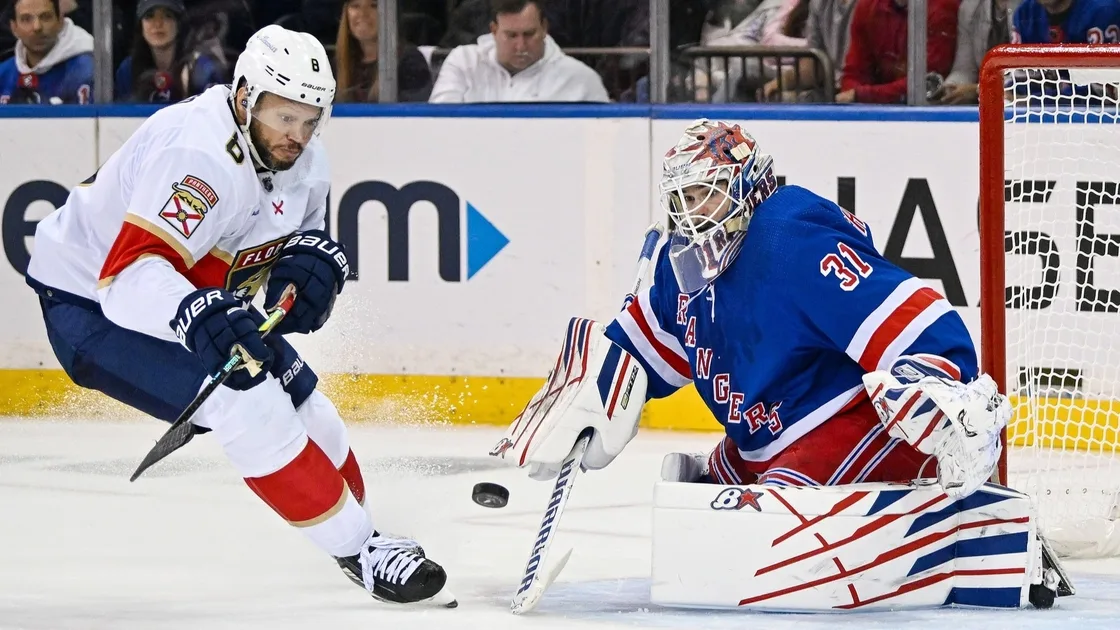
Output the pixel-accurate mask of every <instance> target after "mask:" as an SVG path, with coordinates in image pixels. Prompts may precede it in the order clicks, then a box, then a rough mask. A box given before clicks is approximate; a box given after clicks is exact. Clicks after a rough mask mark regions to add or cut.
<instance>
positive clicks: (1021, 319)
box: [979, 44, 1120, 556]
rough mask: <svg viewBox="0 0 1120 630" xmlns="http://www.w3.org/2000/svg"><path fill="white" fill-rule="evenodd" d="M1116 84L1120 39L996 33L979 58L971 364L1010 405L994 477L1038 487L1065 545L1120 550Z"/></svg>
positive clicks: (1119, 88)
mask: <svg viewBox="0 0 1120 630" xmlns="http://www.w3.org/2000/svg"><path fill="white" fill-rule="evenodd" d="M1109 71H1111V74H1108V72H1109ZM1047 90H1049V91H1047ZM1038 94H1050V95H1055V96H1038V97H1037V98H1036V97H1033V96H1031V95H1038ZM1118 94H1120V45H1112V44H1107V45H1106V44H1099V45H1004V46H998V47H996V48H994V49H992V50H991V51H989V52H988V54H987V56H986V57H985V60H984V63H983V66H982V68H981V70H980V79H979V95H980V113H979V116H980V126H979V127H980V131H979V141H980V204H979V226H980V336H981V366H980V367H981V370H982V371H983V372H985V373H987V374H989V375H990V376H991V377H992V378H993V379H994V380H995V381H996V383H997V384H998V385H999V386H1000V388H1001V391H1004V392H1005V393H1007V394H1008V395H1009V396H1010V397H1012V400H1013V404H1014V405H1015V406H1016V413H1015V416H1014V418H1013V420H1012V425H1011V435H1012V437H1011V438H1009V437H1008V432H1007V431H1005V436H1004V446H1005V448H1004V450H1003V455H1002V457H1001V460H1000V464H999V470H998V480H999V481H1001V482H1002V483H1006V484H1008V485H1011V486H1013V487H1016V488H1018V489H1022V490H1026V491H1028V492H1031V493H1032V494H1033V495H1035V496H1036V498H1037V499H1038V500H1039V503H1040V514H1041V518H1042V523H1043V525H1044V530H1046V529H1047V525H1049V526H1051V527H1053V528H1056V529H1057V530H1058V531H1059V533H1058V534H1057V536H1058V537H1062V536H1064V537H1066V538H1068V539H1069V540H1068V541H1067V542H1068V543H1069V544H1068V545H1065V553H1063V551H1061V550H1060V551H1059V553H1062V555H1086V556H1088V555H1113V554H1115V553H1120V527H1118V526H1117V525H1120V520H1118V519H1117V517H1118V516H1120V477H1116V476H1115V475H1116V474H1118V473H1120V457H1118V456H1120V435H1118V434H1117V431H1118V430H1120V357H1117V358H1116V359H1115V360H1114V361H1113V362H1112V363H1109V359H1110V358H1111V356H1112V353H1111V352H1110V349H1111V348H1113V346H1112V345H1111V343H1110V342H1111V339H1112V337H1113V335H1115V337H1116V339H1117V340H1118V343H1117V346H1115V349H1116V350H1117V353H1118V354H1120V312H1117V310H1118V309H1117V304H1116V303H1115V296H1116V295H1120V292H1116V291H1112V290H1111V289H1120V284H1118V283H1120V280H1118V278H1120V272H1117V271H1116V270H1118V269H1120V262H1118V263H1117V267H1116V269H1113V268H1111V267H1107V266H1108V265H1111V264H1112V263H1111V260H1112V259H1113V258H1114V257H1115V254H1113V253H1109V254H1103V253H1099V251H1098V248H1104V247H1106V246H1108V247H1111V241H1107V239H1109V238H1111V237H1113V235H1114V234H1116V233H1120V229H1117V227H1116V224H1117V219H1113V218H1112V216H1113V215H1116V216H1117V217H1120V209H1118V210H1117V211H1113V210H1111V209H1110V208H1107V206H1113V205H1116V206H1120V98H1118V96H1117V95H1118ZM1112 123H1117V124H1115V125H1113V124H1112ZM1105 124H1108V126H1107V127H1105V126H1103V125H1105ZM1092 125H1095V127H1093V126H1092ZM1113 129H1115V130H1116V131H1115V135H1114V132H1113ZM1097 132H1100V133H1099V134H1098V133H1097ZM1095 134H1096V135H1095ZM1009 139H1010V145H1009V144H1008V142H1009ZM1114 147H1115V148H1114ZM1110 167H1111V168H1110ZM1110 170H1111V171H1114V173H1113V174H1112V175H1111V177H1110V176H1109V175H1108V172H1109V171H1110ZM1114 182H1115V183H1114ZM1094 187H1095V188H1094ZM1043 188H1045V190H1043ZM1074 199H1076V203H1075V202H1074V201H1073V200H1074ZM1086 200H1088V201H1086ZM1009 203H1010V205H1011V207H1014V211H1013V212H1012V213H1011V214H1008V210H1007V209H1008V207H1009ZM1098 206H1099V207H1098ZM1094 213H1095V214H1094ZM1085 216H1087V217H1088V219H1087V221H1086V220H1085V219H1084V217H1085ZM1094 217H1096V219H1094ZM1094 220H1096V221H1097V223H1101V224H1102V226H1101V227H1100V229H1099V232H1104V233H1101V234H1098V232H1093V231H1089V232H1087V234H1086V233H1083V229H1084V224H1087V225H1089V228H1087V229H1090V230H1091V229H1093V225H1094ZM1105 221H1112V227H1111V228H1108V227H1106V226H1107V225H1108V224H1107V223H1105ZM1009 222H1010V223H1009ZM1109 232H1111V234H1110V233H1109ZM1116 238H1117V239H1120V236H1117V237H1116ZM1030 239H1035V242H1027V241H1028V240H1030ZM1102 242H1103V243H1104V244H1101V243H1102ZM1085 248H1088V250H1086V249H1085ZM1086 251H1088V253H1085V252H1086ZM1047 257H1050V258H1047ZM1086 260H1088V261H1089V262H1088V263H1085V261H1086ZM1094 260H1096V261H1097V264H1098V267H1099V268H1101V269H1106V271H1103V272H1102V271H1099V270H1098V273H1097V277H1096V280H1095V281H1094V280H1093V277H1094V276H1093V275H1092V274H1093V271H1092V269H1093V268H1092V265H1093V264H1094V262H1093V261H1094ZM1086 264H1087V265H1088V266H1087V267H1084V268H1083V266H1084V265H1086ZM1009 268H1010V269H1011V270H1012V273H1011V277H1010V280H1011V286H1014V288H1010V287H1009V284H1008V280H1009V275H1008V273H1009V272H1008V270H1009ZM1085 269H1088V271H1085ZM1040 270H1041V274H1040V273H1039V272H1040ZM1049 272H1052V273H1053V275H1048V273H1049ZM1059 277H1061V280H1060V281H1059V280H1058V278H1059ZM1040 278H1041V280H1040ZM1094 282H1096V283H1097V285H1099V286H1100V287H1104V288H1098V287H1097V285H1094V284H1093V283H1094ZM1110 282H1111V283H1112V284H1111V285H1110V284H1109V283H1110ZM1074 285H1076V286H1074ZM1085 286H1089V288H1090V290H1091V292H1086V291H1087V290H1086V289H1085V288H1084V287H1085ZM1016 292H1017V293H1016ZM1028 293H1029V295H1028ZM1104 294H1109V295H1106V296H1105V297H1107V298H1108V299H1107V300H1105V301H1104V302H1099V301H1098V302H1096V303H1094V302H1092V300H1094V299H1096V296H1098V295H1104ZM1013 296H1017V297H1013ZM1016 300H1018V301H1016ZM1105 302H1106V303H1105ZM1009 312H1010V313H1011V314H1010V318H1011V325H1010V329H1009ZM1109 318H1114V319H1115V322H1114V323H1113V322H1112V320H1111V319H1109ZM1114 330H1115V332H1114ZM1009 362H1010V363H1011V364H1013V367H1015V369H1016V370H1017V372H1018V373H1017V374H1016V375H1015V382H1010V381H1009V380H1008V377H1009V374H1008V365H1009ZM1039 366H1042V367H1039ZM1094 372H1095V374H1094ZM1102 384H1103V385H1102ZM1114 387H1115V389H1116V390H1117V391H1113V388H1114ZM1025 428H1026V429H1029V432H1025V431H1026V429H1025ZM1012 446H1015V447H1016V450H1015V451H1012V452H1011V455H1010V457H1011V458H1012V465H1011V467H1010V470H1009V465H1008V451H1009V450H1011V447H1012ZM1020 451H1023V452H1022V453H1021V452H1020ZM1027 451H1029V452H1027ZM1020 456H1022V458H1023V459H1024V460H1031V459H1032V458H1033V460H1032V461H1031V466H1032V467H1033V468H1032V469H1031V470H1030V471H1029V472H1024V473H1020V471H1019V470H1018V469H1017V466H1016V465H1015V464H1016V463H1017V462H1016V460H1017V458H1019V457H1020ZM1113 462H1117V463H1116V465H1114V463H1113ZM1009 473H1010V474H1009ZM1024 486H1030V487H1024ZM1089 521H1091V522H1089ZM1086 523H1088V524H1086ZM1114 530H1117V531H1114ZM1090 539H1091V540H1090ZM1106 539H1107V540H1106Z"/></svg>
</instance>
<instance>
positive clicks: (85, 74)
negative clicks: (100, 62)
mask: <svg viewBox="0 0 1120 630" xmlns="http://www.w3.org/2000/svg"><path fill="white" fill-rule="evenodd" d="M11 16H12V19H11V21H10V23H9V26H10V27H11V29H12V33H13V34H15V36H16V39H17V40H18V41H17V42H16V47H15V56H13V57H12V58H11V59H9V60H7V61H5V62H4V63H0V103H8V102H12V103H44V104H45V103H50V104H52V105H53V104H59V103H78V104H83V105H84V104H87V103H90V102H92V100H93V98H92V97H93V36H92V35H90V34H89V33H87V32H86V31H84V30H82V28H81V27H79V26H76V25H75V24H74V23H73V22H72V21H71V20H70V18H63V17H62V14H61V12H60V10H59V5H58V0H13V2H12V4H11Z"/></svg>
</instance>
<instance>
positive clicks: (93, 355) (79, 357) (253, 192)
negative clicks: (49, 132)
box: [27, 25, 453, 605]
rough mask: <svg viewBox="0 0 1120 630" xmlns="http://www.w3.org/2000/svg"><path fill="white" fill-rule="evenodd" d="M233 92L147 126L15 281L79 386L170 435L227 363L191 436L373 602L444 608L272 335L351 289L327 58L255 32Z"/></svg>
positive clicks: (306, 376)
mask: <svg viewBox="0 0 1120 630" xmlns="http://www.w3.org/2000/svg"><path fill="white" fill-rule="evenodd" d="M233 78H234V82H233V85H232V86H215V87H212V88H210V89H208V90H206V91H205V92H204V93H202V94H200V95H199V96H197V97H196V98H193V99H190V100H188V101H185V102H183V103H180V104H177V105H173V106H170V107H167V108H165V109H162V110H160V111H159V112H157V113H155V114H154V115H152V116H151V117H150V118H149V119H148V120H146V121H145V122H144V124H143V125H141V127H140V128H139V129H138V130H137V131H136V132H135V133H134V134H133V135H132V137H131V138H129V139H128V141H127V142H125V144H124V146H123V147H121V149H120V150H118V151H117V152H116V153H114V154H113V155H112V156H111V157H110V158H109V159H108V160H107V161H106V162H105V163H104V164H103V165H102V166H101V168H100V169H99V170H98V171H97V172H96V173H95V174H94V175H92V176H91V177H90V178H89V179H87V180H86V181H85V182H83V183H82V184H81V185H79V186H78V187H77V188H75V189H74V190H73V191H72V192H71V194H70V196H69V198H68V199H67V202H66V204H65V205H63V206H62V207H61V208H59V209H58V210H56V211H55V212H54V213H52V214H51V215H50V216H49V217H47V218H46V219H44V220H43V221H42V222H40V223H39V226H38V229H37V230H36V234H35V243H34V254H33V256H32V258H31V262H30V265H29V268H28V274H27V282H28V284H30V285H31V286H32V287H33V288H34V289H35V290H36V292H37V293H38V295H39V298H40V302H41V305H42V310H43V317H44V322H45V324H46V331H47V336H48V338H49V340H50V343H51V345H52V347H53V348H54V351H55V354H56V356H57V357H58V360H59V362H60V363H61V364H62V367H63V368H64V369H65V371H66V373H67V374H68V375H69V376H70V378H71V379H72V380H73V381H74V382H75V383H76V384H78V385H80V386H82V387H87V388H91V389H95V390H99V391H101V392H104V393H105V394H107V395H109V396H111V397H113V398H115V399H117V400H119V401H122V402H124V403H125V404H128V405H130V406H132V407H134V408H136V409H139V410H141V411H144V412H146V413H148V414H150V415H152V416H155V417H156V418H159V419H161V420H164V421H168V422H170V421H173V420H174V419H175V418H176V416H177V415H178V414H179V413H180V412H181V411H182V410H183V409H185V408H186V406H187V405H188V404H189V403H190V402H191V400H192V399H193V398H194V397H195V395H196V394H197V393H198V392H199V390H200V388H201V387H202V386H203V384H204V382H205V381H206V380H207V379H208V377H209V375H211V374H216V373H217V372H218V371H219V370H220V369H221V367H222V365H223V364H224V363H226V361H227V360H228V359H229V357H230V356H231V353H232V352H234V351H237V352H241V353H242V356H246V357H247V361H245V363H244V365H243V367H242V368H239V369H237V370H235V371H234V372H233V374H232V375H231V376H230V377H229V378H228V380H226V381H225V383H224V386H223V387H219V388H218V389H217V390H216V391H215V392H214V394H213V395H212V396H211V397H210V398H209V399H208V400H207V401H206V402H205V403H204V404H203V405H202V407H201V408H200V409H199V410H198V411H197V412H196V413H195V415H194V416H193V417H192V418H191V422H192V423H193V424H194V427H195V428H196V429H197V431H198V432H210V433H211V434H212V436H213V437H214V439H216V440H217V441H218V443H219V444H220V445H221V447H222V449H223V450H224V452H225V454H226V456H227V457H228V458H229V460H230V462H231V463H232V464H233V466H234V467H235V468H236V469H237V471H238V472H239V473H240V474H241V476H242V477H243V478H244V480H245V483H246V484H247V485H248V486H249V487H250V488H251V489H252V490H253V492H255V493H256V494H257V495H258V496H259V497H260V498H261V500H263V501H264V502H265V503H266V504H268V506H269V507H271V508H272V509H273V510H274V511H275V512H276V513H277V514H279V515H280V516H281V517H282V518H284V519H286V520H287V521H288V522H289V523H291V524H292V525H294V526H295V527H297V528H299V529H300V531H301V532H303V533H304V535H306V536H307V537H308V538H309V539H310V540H311V542H313V543H314V544H315V545H317V546H318V547H319V548H320V549H322V550H323V551H324V552H326V553H328V554H330V555H331V556H332V557H334V558H335V559H337V562H338V564H339V565H340V567H341V568H342V569H343V571H344V573H345V574H346V576H347V577H349V578H350V579H351V580H352V581H354V582H355V583H357V584H358V585H360V586H362V587H364V588H365V589H366V590H368V591H369V592H370V593H371V594H372V595H373V596H374V597H376V598H378V599H381V600H384V601H389V602H397V603H409V602H416V601H420V600H426V599H430V598H436V599H438V600H442V601H441V603H445V604H448V605H450V604H451V603H452V602H453V599H452V598H450V596H449V594H448V593H447V592H446V589H444V585H445V582H446V574H445V572H444V570H443V568H442V567H440V566H439V565H438V564H436V563H435V562H433V561H432V560H430V559H428V558H426V557H425V555H424V551H423V550H422V549H421V547H420V546H419V545H418V544H417V543H416V542H414V541H411V540H407V539H401V538H392V537H388V536H384V535H381V534H380V533H379V532H378V531H377V530H376V529H375V527H374V524H373V522H371V519H370V516H369V515H368V514H367V512H366V511H365V509H364V507H363V501H364V498H365V487H364V482H363V480H362V474H361V471H360V469H359V467H358V463H357V460H356V459H355V457H354V453H353V452H352V451H351V450H350V447H349V443H348V439H347V435H346V428H345V426H344V424H343V422H342V419H341V418H340V416H339V414H338V412H337V411H336V409H335V407H334V405H333V404H332V403H331V401H330V400H328V399H327V397H326V396H325V395H323V394H322V393H321V392H319V391H317V390H316V385H317V377H316V376H315V374H314V372H313V371H312V370H311V368H310V367H309V366H307V365H306V364H305V363H304V362H303V361H302V359H300V357H299V355H298V354H297V353H296V351H295V349H294V348H293V347H292V346H291V345H289V344H288V343H287V342H286V341H285V340H284V338H283V336H282V335H284V334H289V333H300V334H307V333H311V332H314V331H316V330H318V329H319V328H321V327H322V326H323V325H324V324H325V322H326V321H327V319H328V318H329V317H330V314H331V310H332V308H333V306H334V302H335V298H336V296H337V295H338V294H339V293H340V292H341V291H342V289H343V285H344V283H345V281H346V276H347V274H348V272H349V268H348V266H347V262H346V256H345V253H344V252H343V250H342V247H341V246H339V244H338V243H336V242H335V241H334V240H333V239H332V238H331V237H330V236H329V235H328V234H327V232H325V231H324V225H325V217H326V212H327V205H326V204H327V192H328V187H329V184H330V180H329V172H328V165H327V156H326V153H325V150H324V148H323V145H322V142H321V140H320V139H319V137H318V136H319V132H320V131H321V130H322V129H323V127H324V126H325V125H326V124H327V121H328V119H329V118H330V113H331V103H332V101H333V99H334V95H335V81H334V78H333V77H332V76H331V66H330V61H329V59H328V57H327V54H326V51H325V50H324V49H323V46H322V44H320V43H319V42H318V40H316V39H315V38H314V37H312V36H311V35H308V34H306V33H296V32H292V31H289V30H286V29H284V28H282V27H280V26H275V25H273V26H267V27H265V28H263V29H262V30H260V31H259V32H258V33H256V34H254V35H253V37H252V38H251V39H250V40H249V42H248V44H247V45H246V48H245V52H244V53H242V54H241V55H240V57H239V58H238V60H237V64H236V67H235V70H234V77H233ZM289 287H293V288H294V289H295V291H296V299H295V303H294V305H293V306H292V307H291V308H290V309H289V311H288V312H287V315H286V316H285V317H284V319H283V320H281V322H280V323H279V324H278V325H277V326H276V327H275V328H274V329H273V330H272V331H271V333H272V334H271V335H269V336H267V337H262V335H261V334H260V333H259V332H258V326H259V325H260V324H261V323H262V322H263V321H264V317H263V316H262V315H261V314H260V313H259V311H256V310H255V308H253V307H251V306H249V302H250V301H251V300H252V298H253V296H254V295H255V294H256V293H257V292H258V290H259V289H261V288H263V289H264V293H265V300H264V306H265V309H266V310H268V309H269V308H270V307H271V306H273V305H275V304H276V303H277V302H278V300H279V299H280V296H281V294H282V293H283V292H284V291H286V290H287V289H288V288H289Z"/></svg>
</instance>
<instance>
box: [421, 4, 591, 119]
mask: <svg viewBox="0 0 1120 630" xmlns="http://www.w3.org/2000/svg"><path fill="white" fill-rule="evenodd" d="M542 1H543V0H493V2H492V4H491V7H492V19H491V23H490V34H489V35H483V36H481V37H479V38H478V43H477V44H468V45H465V46H459V47H458V48H456V49H455V50H452V51H451V54H450V55H448V56H447V60H446V61H444V62H443V67H442V68H441V69H440V72H439V76H438V77H437V79H436V84H435V87H434V88H432V96H431V99H429V100H430V101H431V102H433V103H479V102H499V101H504V102H517V101H519V102H524V101H599V102H605V101H607V100H608V98H607V90H606V88H604V87H603V81H602V79H600V78H599V75H597V74H595V71H594V70H592V69H591V68H589V67H587V66H586V65H584V64H583V63H581V62H579V61H577V60H575V59H572V58H571V57H569V56H567V55H565V54H564V52H563V51H561V50H560V47H559V46H557V45H556V42H555V41H553V40H552V38H551V37H550V36H549V35H548V21H547V20H545V19H544V16H543V12H542V7H541V3H542Z"/></svg>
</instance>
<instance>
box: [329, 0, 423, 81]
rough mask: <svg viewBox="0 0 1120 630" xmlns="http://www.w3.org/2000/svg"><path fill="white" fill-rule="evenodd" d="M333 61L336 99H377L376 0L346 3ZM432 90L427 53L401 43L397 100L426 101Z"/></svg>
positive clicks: (398, 57) (354, 0) (359, 0)
mask: <svg viewBox="0 0 1120 630" xmlns="http://www.w3.org/2000/svg"><path fill="white" fill-rule="evenodd" d="M334 65H335V73H336V74H337V80H338V91H337V92H336V94H337V96H336V97H335V102H336V103H376V102H378V82H377V2H376V0H348V1H347V2H346V4H344V5H343V7H342V19H341V21H340V22H339V26H338V41H337V43H336V44H335V64H334ZM431 90H432V72H431V70H430V69H429V68H428V62H427V60H425V59H424V55H422V54H421V53H420V51H419V50H418V49H417V48H416V47H415V46H411V45H405V44H402V45H401V46H398V54H397V100H398V101H401V102H406V101H426V100H428V95H429V94H430V93H431Z"/></svg>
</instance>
